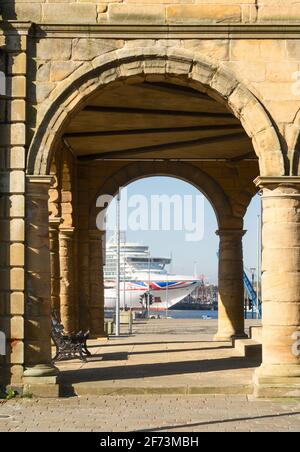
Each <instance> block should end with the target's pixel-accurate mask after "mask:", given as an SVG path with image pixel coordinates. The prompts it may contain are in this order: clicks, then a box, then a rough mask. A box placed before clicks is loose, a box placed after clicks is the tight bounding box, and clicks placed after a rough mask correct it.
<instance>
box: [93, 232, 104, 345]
mask: <svg viewBox="0 0 300 452" xmlns="http://www.w3.org/2000/svg"><path fill="white" fill-rule="evenodd" d="M102 239H103V232H101V231H98V230H90V231H89V274H90V302H89V310H90V320H91V325H90V330H91V337H94V338H101V337H104V336H105V332H104V285H103V258H102Z"/></svg>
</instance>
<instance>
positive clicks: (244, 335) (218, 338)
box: [213, 333, 248, 342]
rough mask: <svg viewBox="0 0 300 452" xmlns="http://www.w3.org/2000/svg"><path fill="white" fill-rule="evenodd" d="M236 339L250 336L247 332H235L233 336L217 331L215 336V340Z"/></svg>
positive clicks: (229, 340)
mask: <svg viewBox="0 0 300 452" xmlns="http://www.w3.org/2000/svg"><path fill="white" fill-rule="evenodd" d="M236 339H248V336H247V334H246V333H241V334H233V335H231V336H229V335H225V334H222V333H217V334H216V335H215V336H214V338H213V341H214V342H233V341H234V340H236Z"/></svg>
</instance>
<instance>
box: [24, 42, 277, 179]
mask: <svg viewBox="0 0 300 452" xmlns="http://www.w3.org/2000/svg"><path fill="white" fill-rule="evenodd" d="M153 76H155V77H157V78H166V77H168V78H170V79H172V78H180V80H181V82H182V81H183V82H184V83H186V84H187V85H189V86H191V87H192V88H194V89H195V90H198V91H202V92H203V91H206V92H207V93H208V94H209V95H211V96H213V97H215V98H217V99H218V100H219V101H221V102H224V103H225V104H226V105H227V106H228V108H229V109H230V110H231V111H232V113H233V114H234V115H235V116H236V117H237V118H238V119H239V120H240V121H241V123H242V125H243V127H244V129H245V131H246V133H247V134H248V135H249V137H251V139H252V142H253V146H254V149H255V152H256V154H257V155H258V157H259V163H260V174H261V175H263V176H282V175H284V174H285V163H284V158H283V153H282V150H281V145H280V141H279V138H278V135H277V132H276V130H275V128H274V126H273V124H272V120H271V119H270V117H269V115H268V113H267V112H266V110H265V109H264V107H263V105H262V104H261V103H260V102H259V101H258V99H257V98H256V97H255V96H254V95H253V94H252V93H251V91H250V90H249V89H248V88H247V87H246V86H245V85H244V84H243V83H241V82H240V81H238V80H237V79H236V78H235V77H234V75H233V74H231V73H229V72H227V71H226V70H224V69H223V68H221V67H219V66H218V65H214V64H212V63H208V62H207V61H205V60H203V59H202V58H201V57H199V55H197V54H196V53H193V52H191V51H187V50H185V49H180V48H165V47H144V48H138V47H130V48H124V49H122V50H117V51H112V52H109V53H107V54H105V55H102V56H99V57H96V58H95V59H94V60H92V61H90V62H88V63H86V64H84V65H82V66H81V67H80V68H79V69H78V70H77V71H75V72H74V73H73V74H72V75H71V76H69V77H68V78H67V79H66V80H64V81H63V82H62V83H61V84H59V86H58V87H57V88H56V89H55V90H54V91H53V92H52V93H51V95H50V96H49V99H48V100H47V101H45V102H44V104H43V105H42V106H41V109H42V111H41V116H42V117H43V119H42V120H41V123H40V124H39V125H38V127H37V130H36V133H35V135H34V137H33V140H32V144H31V146H30V149H29V154H28V161H27V172H28V173H29V174H47V173H48V171H49V167H50V162H51V158H52V155H53V153H54V149H55V145H56V143H57V142H58V141H59V140H60V138H61V136H62V134H63V131H64V130H65V128H66V126H67V124H68V123H69V121H70V119H71V118H72V117H73V116H74V114H76V113H77V112H78V111H80V109H81V108H82V107H83V106H84V104H85V103H86V102H87V100H88V99H89V97H91V96H92V95H93V94H94V93H95V92H96V91H97V90H99V89H100V88H101V87H104V86H105V85H107V84H109V83H111V82H116V81H124V80H128V79H129V78H131V77H140V79H141V81H143V80H149V79H151V78H152V79H153Z"/></svg>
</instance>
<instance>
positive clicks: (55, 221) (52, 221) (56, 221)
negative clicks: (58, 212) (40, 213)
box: [49, 217, 62, 229]
mask: <svg viewBox="0 0 300 452" xmlns="http://www.w3.org/2000/svg"><path fill="white" fill-rule="evenodd" d="M61 223H62V218H60V217H55V218H49V226H50V228H51V229H58V228H59V226H60V225H61Z"/></svg>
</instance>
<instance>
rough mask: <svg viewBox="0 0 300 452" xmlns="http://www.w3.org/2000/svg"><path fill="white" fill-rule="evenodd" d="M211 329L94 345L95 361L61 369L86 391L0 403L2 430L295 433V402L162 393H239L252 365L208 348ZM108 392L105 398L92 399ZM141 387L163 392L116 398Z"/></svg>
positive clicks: (186, 327)
mask: <svg viewBox="0 0 300 452" xmlns="http://www.w3.org/2000/svg"><path fill="white" fill-rule="evenodd" d="M250 323H252V322H250ZM250 323H249V322H248V323H247V326H248V327H249V325H250ZM254 323H257V322H254ZM215 331H216V322H214V321H182V320H181V321H172V320H170V321H168V320H162V321H151V322H148V323H145V322H141V323H138V324H136V325H135V327H134V335H133V336H132V337H124V338H122V339H117V340H116V339H114V340H111V341H109V342H107V343H102V344H95V346H92V351H93V353H94V354H95V350H96V351H97V355H98V356H97V358H96V361H93V362H90V363H88V364H82V363H80V362H76V361H74V362H69V363H61V364H60V369H61V372H62V375H63V378H65V380H69V381H71V383H72V384H74V385H77V384H81V385H82V386H81V389H82V392H84V388H88V392H91V393H89V394H88V395H80V396H76V397H74V396H73V397H68V398H60V399H14V400H11V401H9V402H6V403H2V404H0V432H5V431H9V432H22V431H28V432H29V431H33V432H37V431H53V432H56V431H58V432H63V431H88V432H90V431H95V432H115V431H121V432H136V431H149V432H202V431H205V432H207V431H208V432H209V431H213V432H214V431H217V432H222V431H229V432H231V431H233V432H239V431H242V432H247V431H250V432H256V431H259V432H260V431H266V432H276V431H280V432H281V431H282V432H289V431H291V432H293V431H296V432H298V431H300V400H290V399H285V400H254V399H253V398H252V397H251V396H249V395H247V394H243V395H235V396H233V395H214V396H213V395H204V394H202V395H199V394H198V395H195V394H194V395H188V396H187V395H185V394H184V393H183V394H181V395H180V394H167V392H168V391H167V390H168V388H170V387H172V386H173V387H174V386H176V387H187V386H188V385H194V386H197V385H198V387H201V385H207V386H210V387H212V388H218V387H227V386H228V385H231V387H232V386H237V387H240V385H243V384H244V383H245V382H246V383H247V382H251V378H252V374H253V369H254V367H255V366H256V365H257V363H255V362H250V361H247V360H246V361H245V359H244V358H241V357H239V356H237V354H236V352H235V351H234V350H233V349H232V348H231V347H230V344H228V343H224V344H221V343H217V344H215V343H213V342H211V339H212V336H213V334H214V333H215ZM76 382H77V383H76ZM78 382H79V383H78ZM91 385H92V386H91ZM108 387H111V394H102V395H100V394H98V392H100V393H101V391H103V388H108ZM143 387H144V388H145V387H146V388H148V389H149V388H150V390H153V388H155V387H156V388H157V387H162V388H163V389H164V392H165V393H164V394H151V395H150V394H140V395H137V394H129V393H127V394H126V395H124V394H118V391H121V390H122V388H123V389H124V388H127V391H128V388H133V389H134V388H139V389H140V388H143ZM99 388H100V390H99ZM98 390H99V391H98ZM93 391H94V392H93ZM79 392H80V391H79ZM7 416H9V417H7Z"/></svg>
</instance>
